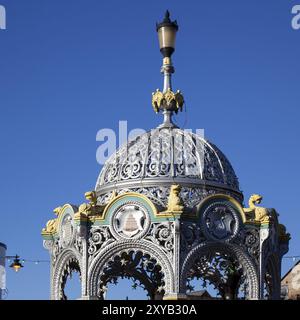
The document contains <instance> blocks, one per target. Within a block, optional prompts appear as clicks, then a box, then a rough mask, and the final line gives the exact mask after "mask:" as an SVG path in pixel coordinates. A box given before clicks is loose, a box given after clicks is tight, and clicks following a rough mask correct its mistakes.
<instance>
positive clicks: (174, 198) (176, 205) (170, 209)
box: [161, 184, 184, 214]
mask: <svg viewBox="0 0 300 320" xmlns="http://www.w3.org/2000/svg"><path fill="white" fill-rule="evenodd" d="M180 191H181V186H180V185H179V184H173V185H171V189H170V195H169V198H168V206H167V210H166V211H163V212H161V213H175V214H181V213H183V211H184V204H183V202H182V199H181V198H180V195H179V194H180Z"/></svg>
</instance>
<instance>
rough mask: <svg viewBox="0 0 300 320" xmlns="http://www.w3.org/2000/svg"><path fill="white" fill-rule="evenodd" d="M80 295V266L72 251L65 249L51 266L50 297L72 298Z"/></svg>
mask: <svg viewBox="0 0 300 320" xmlns="http://www.w3.org/2000/svg"><path fill="white" fill-rule="evenodd" d="M80 297H81V268H80V263H79V259H78V258H77V257H76V255H75V253H74V252H73V251H69V250H68V251H65V252H63V253H62V254H61V255H60V257H59V258H58V259H57V261H56V264H55V266H54V267H53V275H52V285H51V299H54V300H73V299H79V298H80Z"/></svg>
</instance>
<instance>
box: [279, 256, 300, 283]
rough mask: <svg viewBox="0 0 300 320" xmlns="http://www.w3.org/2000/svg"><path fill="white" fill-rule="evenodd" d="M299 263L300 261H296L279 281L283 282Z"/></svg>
mask: <svg viewBox="0 0 300 320" xmlns="http://www.w3.org/2000/svg"><path fill="white" fill-rule="evenodd" d="M299 263H300V260H298V261H297V262H296V263H295V264H294V265H293V266H292V267H291V268H290V270H289V271H288V272H287V273H286V274H285V275H284V276H283V277H282V278H281V281H283V280H284V279H285V278H286V277H287V276H288V275H289V273H290V272H291V271H292V270H293V269H294V268H295V267H296V266H297V265H298V264H299Z"/></svg>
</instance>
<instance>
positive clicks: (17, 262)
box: [6, 255, 24, 272]
mask: <svg viewBox="0 0 300 320" xmlns="http://www.w3.org/2000/svg"><path fill="white" fill-rule="evenodd" d="M6 258H8V257H6ZM10 258H14V260H13V263H12V264H11V265H10V266H9V267H10V268H12V269H14V270H15V271H16V272H19V270H20V269H21V268H23V267H24V266H23V265H22V263H21V261H20V257H19V256H18V255H15V256H14V257H10Z"/></svg>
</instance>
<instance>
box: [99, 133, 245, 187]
mask: <svg viewBox="0 0 300 320" xmlns="http://www.w3.org/2000/svg"><path fill="white" fill-rule="evenodd" d="M173 183H178V184H181V185H194V186H199V185H200V186H205V187H206V188H209V186H212V187H217V188H221V189H227V190H228V189H229V190H232V191H235V192H238V193H239V192H240V191H239V184H238V179H237V177H236V175H235V172H234V170H233V168H232V166H231V164H230V163H229V161H228V160H227V158H226V157H225V155H224V154H223V153H222V152H221V151H220V150H219V149H218V148H217V147H216V146H215V145H213V144H212V143H210V142H208V141H207V140H205V139H203V138H202V137H200V136H199V135H196V134H193V133H191V132H189V131H185V130H181V129H179V128H177V127H158V128H156V129H153V130H151V131H149V132H147V133H144V134H142V135H140V136H137V137H136V138H134V139H132V140H131V141H129V142H128V143H127V144H125V145H123V146H122V147H121V148H120V149H119V150H118V151H117V152H115V153H114V154H113V155H112V156H111V157H110V158H109V159H108V160H107V162H106V163H105V165H104V167H103V169H102V171H101V173H100V175H99V178H98V180H97V184H96V188H95V189H96V191H97V192H100V193H103V192H106V191H108V190H112V189H114V188H123V187H126V188H128V187H137V186H150V185H152V186H157V185H161V184H164V185H166V184H167V185H168V184H173Z"/></svg>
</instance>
